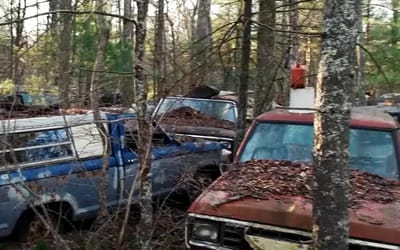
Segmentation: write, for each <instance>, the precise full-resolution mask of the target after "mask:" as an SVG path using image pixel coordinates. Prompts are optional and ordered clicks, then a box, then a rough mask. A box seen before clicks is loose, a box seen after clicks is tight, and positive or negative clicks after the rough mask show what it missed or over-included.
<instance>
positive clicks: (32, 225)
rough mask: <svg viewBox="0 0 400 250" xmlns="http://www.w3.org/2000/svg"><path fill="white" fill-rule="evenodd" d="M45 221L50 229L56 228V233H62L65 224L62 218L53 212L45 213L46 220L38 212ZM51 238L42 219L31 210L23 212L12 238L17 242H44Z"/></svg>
mask: <svg viewBox="0 0 400 250" xmlns="http://www.w3.org/2000/svg"><path fill="white" fill-rule="evenodd" d="M38 212H39V213H40V214H41V216H42V217H43V218H44V219H45V220H49V222H50V223H51V225H52V227H56V232H57V233H64V232H65V231H66V228H67V223H66V221H65V219H64V218H61V217H60V216H59V214H56V213H55V212H54V211H50V210H48V211H47V214H48V216H49V218H46V216H45V215H44V213H43V212H42V211H40V210H39V211H38ZM49 236H51V232H50V230H49V228H47V226H46V225H45V224H44V223H43V221H42V219H41V218H40V216H39V215H38V214H36V213H35V212H34V211H33V210H32V209H30V210H28V211H26V212H24V213H23V214H22V215H21V217H20V219H19V221H18V223H17V225H16V228H15V230H14V237H15V239H16V240H17V241H19V242H29V243H32V242H36V241H40V240H45V239H47V238H49Z"/></svg>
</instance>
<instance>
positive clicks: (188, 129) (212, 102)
mask: <svg viewBox="0 0 400 250" xmlns="http://www.w3.org/2000/svg"><path fill="white" fill-rule="evenodd" d="M184 108H187V109H190V110H191V111H192V112H198V113H199V114H200V113H201V114H202V115H203V119H202V118H201V117H200V118H199V120H198V121H196V120H195V119H193V118H192V117H187V118H186V117H179V118H176V119H169V120H167V119H166V118H167V116H168V114H169V113H170V112H173V111H178V112H179V109H184ZM153 118H154V119H155V120H156V121H157V122H158V124H160V125H161V126H162V127H163V128H164V129H165V130H166V131H167V132H169V133H171V134H176V135H184V136H190V137H193V138H202V139H207V140H213V141H218V142H222V143H225V144H226V147H227V148H229V149H230V148H232V145H233V142H234V139H235V124H236V120H237V104H236V102H235V101H232V100H229V99H206V98H192V97H181V96H171V97H166V98H163V99H161V100H160V101H159V103H158V104H157V106H156V108H155V110H154V113H153ZM167 121H168V122H167ZM209 121H213V123H212V124H211V123H210V122H209ZM189 122H190V123H189ZM220 123H221V124H222V123H223V124H227V123H230V124H229V125H228V126H224V125H222V126H220Z"/></svg>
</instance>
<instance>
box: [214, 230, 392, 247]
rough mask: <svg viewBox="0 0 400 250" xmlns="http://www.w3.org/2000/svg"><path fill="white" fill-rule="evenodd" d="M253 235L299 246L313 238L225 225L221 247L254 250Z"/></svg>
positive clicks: (350, 244) (353, 245)
mask: <svg viewBox="0 0 400 250" xmlns="http://www.w3.org/2000/svg"><path fill="white" fill-rule="evenodd" d="M246 234H247V235H253V236H259V237H264V238H268V239H275V240H281V241H286V242H291V243H297V244H311V238H310V237H308V236H304V235H299V234H296V233H288V232H280V231H273V230H266V229H260V228H252V227H244V226H238V225H235V224H232V223H225V224H223V226H222V234H221V245H222V246H223V247H224V248H228V249H237V250H250V249H252V248H251V247H250V246H249V244H248V243H247V241H246V240H245V235H246ZM349 249H350V250H384V249H391V248H386V247H376V246H366V245H360V244H357V243H353V242H351V243H349Z"/></svg>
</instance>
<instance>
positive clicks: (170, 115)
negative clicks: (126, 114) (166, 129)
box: [157, 107, 235, 129]
mask: <svg viewBox="0 0 400 250" xmlns="http://www.w3.org/2000/svg"><path fill="white" fill-rule="evenodd" d="M157 119H161V121H160V123H161V124H169V125H181V126H198V127H216V128H225V129H234V128H235V123H233V122H231V121H227V120H220V119H217V118H215V117H212V116H210V115H207V114H204V113H202V112H200V111H197V110H195V109H192V108H190V107H181V108H177V109H174V110H171V111H169V112H167V113H165V114H163V115H159V116H157Z"/></svg>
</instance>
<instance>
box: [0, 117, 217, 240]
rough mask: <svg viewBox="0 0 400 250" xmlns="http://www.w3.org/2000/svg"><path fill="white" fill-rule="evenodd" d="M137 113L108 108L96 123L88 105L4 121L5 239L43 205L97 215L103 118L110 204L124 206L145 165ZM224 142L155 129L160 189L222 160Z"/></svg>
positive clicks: (59, 213)
mask: <svg viewBox="0 0 400 250" xmlns="http://www.w3.org/2000/svg"><path fill="white" fill-rule="evenodd" d="M6 117H8V116H6ZM3 118H5V117H3ZM134 118H135V115H133V114H111V113H104V112H103V113H102V115H101V120H100V121H96V120H94V116H93V113H92V112H90V111H88V112H86V113H81V114H70V115H61V114H59V115H52V116H46V115H45V116H42V117H28V118H15V119H14V118H10V119H2V120H0V123H1V126H0V141H1V149H0V237H6V236H9V235H11V234H12V233H15V234H16V235H17V236H21V239H24V238H25V237H26V235H27V234H28V233H29V230H30V225H31V223H32V221H35V218H36V217H37V213H36V212H37V211H39V212H40V211H42V212H43V209H44V208H45V209H47V211H48V212H49V213H50V214H53V215H54V216H53V217H57V218H61V219H62V221H64V219H67V220H70V221H80V220H84V219H88V218H93V217H95V216H96V214H97V211H98V209H99V187H100V182H101V169H102V166H103V165H102V164H103V163H102V162H103V153H104V150H105V148H104V146H103V143H102V139H101V135H100V132H99V130H98V129H97V125H96V123H98V122H100V123H103V124H104V125H105V127H106V129H107V131H108V134H109V139H110V145H111V152H110V153H109V154H108V155H107V154H106V156H105V159H106V161H107V162H108V177H107V178H108V184H107V187H108V193H107V199H108V200H107V206H109V207H114V206H119V205H123V204H125V203H126V201H127V198H128V194H129V192H130V189H131V186H132V185H133V183H134V181H135V176H136V173H137V170H138V155H137V146H136V137H135V131H136V127H132V126H131V125H130V123H129V122H128V121H130V120H131V119H134ZM221 148H222V147H221V145H220V144H219V143H216V142H211V141H205V140H192V141H185V142H178V141H176V140H174V138H172V137H170V136H168V135H167V134H165V133H163V131H158V132H156V133H155V135H154V137H153V145H152V149H151V157H152V180H153V195H154V196H155V197H158V196H160V195H164V194H166V193H170V192H172V191H174V190H179V188H180V187H181V186H180V185H181V183H180V181H181V177H182V175H184V174H186V173H195V172H196V171H198V170H199V169H201V168H202V167H209V166H218V164H219V160H220V152H221ZM182 188H186V187H184V186H182ZM35 211H36V212H35ZM53 217H52V218H53Z"/></svg>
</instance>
